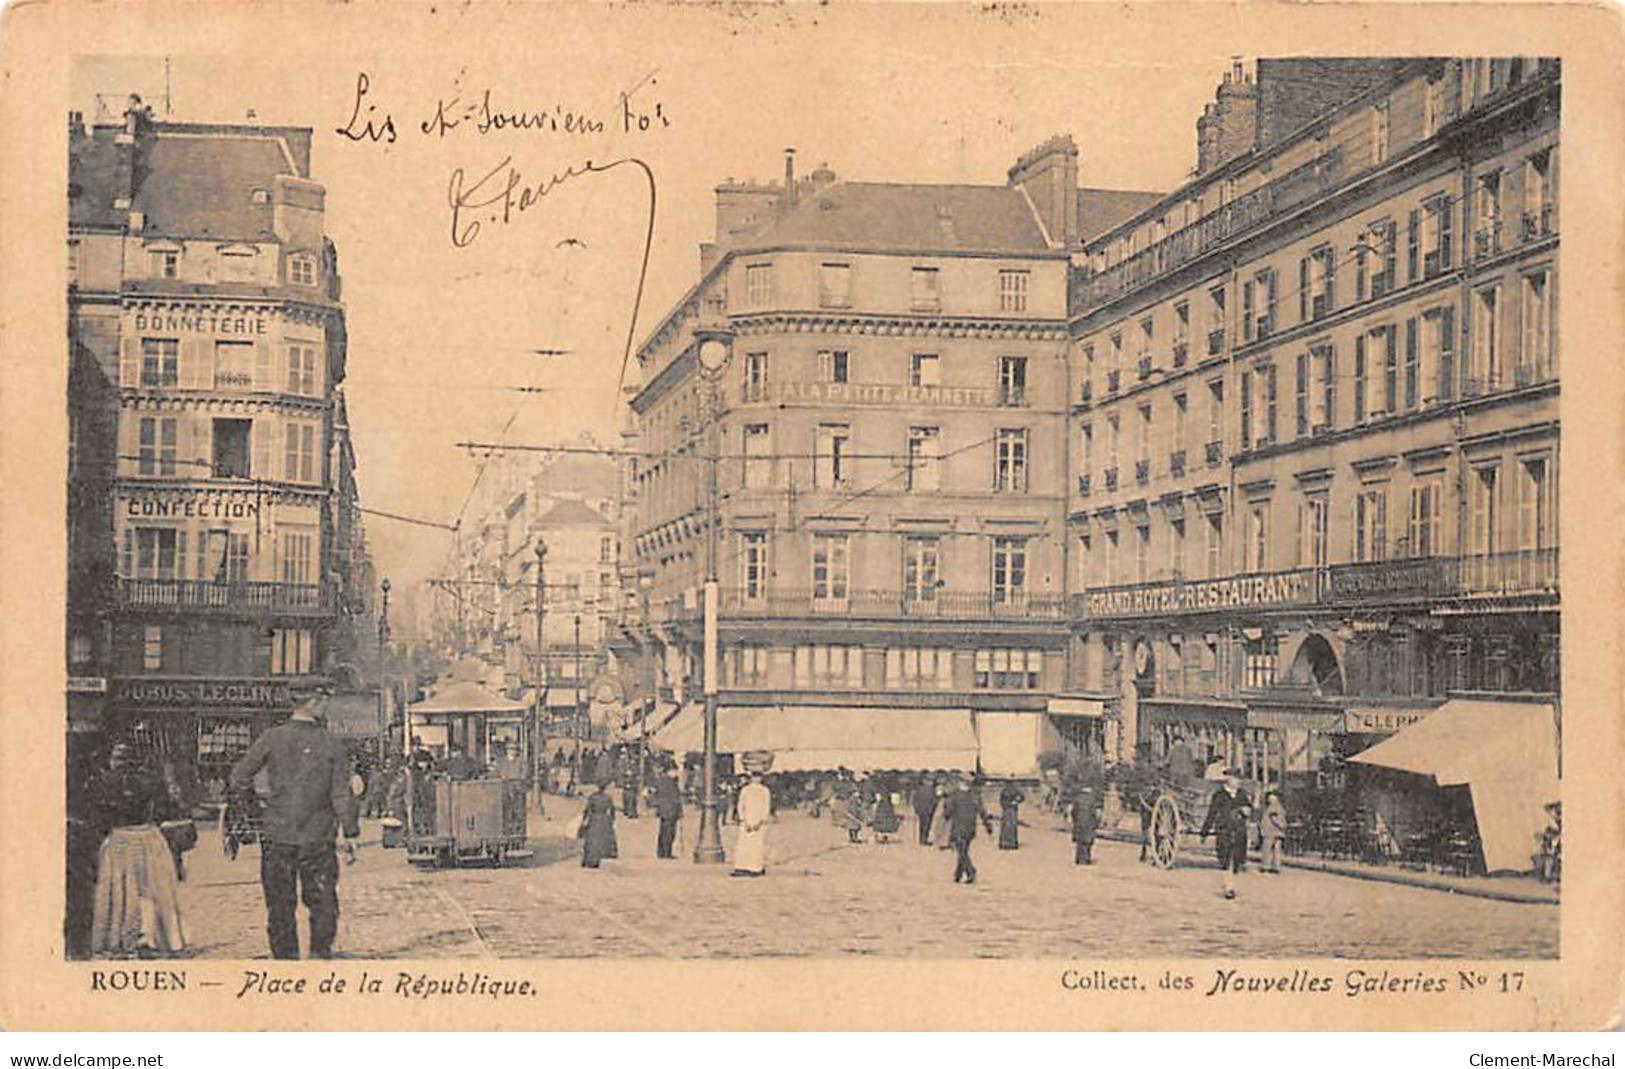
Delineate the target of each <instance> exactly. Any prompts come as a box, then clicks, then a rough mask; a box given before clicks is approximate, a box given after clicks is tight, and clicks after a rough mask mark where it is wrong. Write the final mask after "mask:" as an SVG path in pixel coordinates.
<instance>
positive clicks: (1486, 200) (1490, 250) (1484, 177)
mask: <svg viewBox="0 0 1625 1069" xmlns="http://www.w3.org/2000/svg"><path fill="white" fill-rule="evenodd" d="M1475 200H1476V204H1475V206H1474V210H1475V214H1476V215H1477V217H1478V229H1477V230H1476V231H1475V232H1474V233H1473V255H1474V256H1493V255H1495V254H1496V253H1497V252H1499V251H1501V172H1500V171H1491V172H1489V173H1488V174H1481V175H1479V176H1478V184H1477V189H1476V195H1475Z"/></svg>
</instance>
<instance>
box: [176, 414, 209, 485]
mask: <svg viewBox="0 0 1625 1069" xmlns="http://www.w3.org/2000/svg"><path fill="white" fill-rule="evenodd" d="M200 431H203V428H201V427H196V426H194V425H193V419H192V415H191V413H190V412H185V411H183V412H181V413H179V414H177V415H176V417H175V474H176V475H178V476H180V477H181V478H182V479H207V478H209V477H210V476H212V475H213V474H214V469H213V467H212V466H211V465H209V464H199V463H198V461H200V460H209V459H210V458H209V457H208V456H207V455H206V453H205V450H204V449H203V448H198V445H199V444H201V445H203V446H205V447H206V446H207V444H208V440H207V434H206V432H205V433H199V432H200Z"/></svg>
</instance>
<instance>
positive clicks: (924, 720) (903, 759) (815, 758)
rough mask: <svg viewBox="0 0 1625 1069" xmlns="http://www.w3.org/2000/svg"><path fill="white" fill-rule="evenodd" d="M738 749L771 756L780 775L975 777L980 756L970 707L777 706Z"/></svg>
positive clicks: (761, 717) (764, 714) (751, 729)
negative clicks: (913, 772)
mask: <svg viewBox="0 0 1625 1069" xmlns="http://www.w3.org/2000/svg"><path fill="white" fill-rule="evenodd" d="M738 746H739V749H740V750H742V751H755V750H765V751H768V752H770V753H772V754H773V771H775V772H813V771H820V772H827V771H831V770H834V769H838V768H846V769H850V770H852V771H853V772H876V771H886V770H921V771H927V770H929V771H948V770H952V771H959V772H974V771H975V770H976V757H977V743H976V731H975V729H974V728H973V726H972V724H971V715H970V710H969V709H884V708H875V707H861V706H859V707H848V706H809V705H791V706H778V707H775V708H772V709H768V710H764V711H763V712H762V713H761V715H759V716H757V717H756V718H755V719H754V721H753V722H752V723H751V724H750V726H749V728H748V729H747V730H745V731H744V732H743V734H742V736H741V737H740V739H739V740H738Z"/></svg>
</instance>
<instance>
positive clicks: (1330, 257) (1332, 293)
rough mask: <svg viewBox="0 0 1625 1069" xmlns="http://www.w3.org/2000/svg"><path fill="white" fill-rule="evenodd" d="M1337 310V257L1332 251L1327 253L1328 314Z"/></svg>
mask: <svg viewBox="0 0 1625 1069" xmlns="http://www.w3.org/2000/svg"><path fill="white" fill-rule="evenodd" d="M1336 310H1337V256H1336V254H1335V253H1333V252H1332V251H1331V250H1327V252H1326V314H1327V315H1331V314H1332V312H1334V311H1336Z"/></svg>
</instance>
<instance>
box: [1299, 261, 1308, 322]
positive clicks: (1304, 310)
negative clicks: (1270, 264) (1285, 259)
mask: <svg viewBox="0 0 1625 1069" xmlns="http://www.w3.org/2000/svg"><path fill="white" fill-rule="evenodd" d="M1298 319H1299V320H1300V321H1302V322H1306V323H1307V322H1308V321H1309V257H1307V256H1305V257H1304V258H1303V259H1301V260H1299V261H1298Z"/></svg>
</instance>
